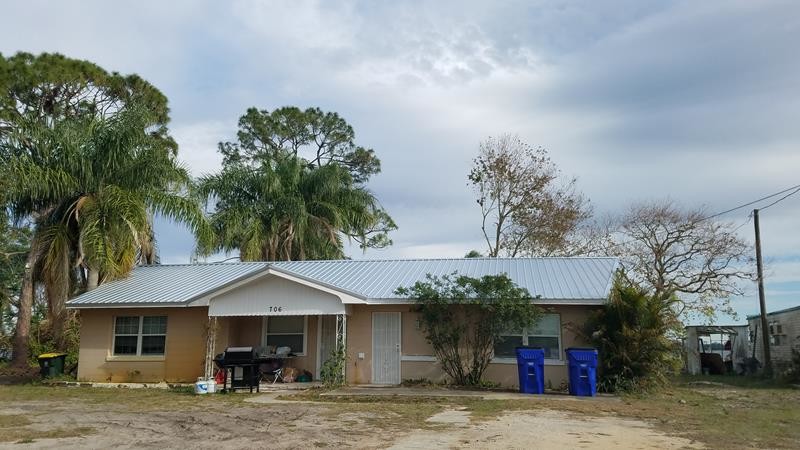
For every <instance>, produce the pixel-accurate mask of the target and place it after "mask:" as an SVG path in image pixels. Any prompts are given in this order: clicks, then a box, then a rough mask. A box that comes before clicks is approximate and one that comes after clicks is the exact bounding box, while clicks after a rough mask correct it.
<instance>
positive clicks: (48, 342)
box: [29, 311, 80, 375]
mask: <svg viewBox="0 0 800 450" xmlns="http://www.w3.org/2000/svg"><path fill="white" fill-rule="evenodd" d="M65 320H66V323H65V324H64V336H63V342H62V343H60V344H59V343H56V342H55V339H54V338H53V333H52V331H51V330H52V328H51V324H50V322H49V321H47V320H44V319H41V318H39V317H34V320H33V323H32V324H31V335H30V353H29V355H30V358H29V361H30V364H31V365H32V366H38V365H39V362H38V356H39V355H41V354H42V353H51V352H59V353H66V354H67V357H66V358H65V359H64V373H65V375H74V373H73V372H75V371H76V370H77V367H78V350H79V348H80V317H79V315H78V314H77V313H76V312H73V311H70V312H68V313H67V314H66V319H65Z"/></svg>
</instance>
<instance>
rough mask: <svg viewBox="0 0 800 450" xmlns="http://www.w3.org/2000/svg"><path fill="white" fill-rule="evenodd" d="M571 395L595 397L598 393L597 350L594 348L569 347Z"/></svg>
mask: <svg viewBox="0 0 800 450" xmlns="http://www.w3.org/2000/svg"><path fill="white" fill-rule="evenodd" d="M567 364H568V365H569V395H576V396H578V397H594V396H595V395H597V350H596V349H594V348H568V349H567Z"/></svg>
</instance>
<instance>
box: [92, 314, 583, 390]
mask: <svg viewBox="0 0 800 450" xmlns="http://www.w3.org/2000/svg"><path fill="white" fill-rule="evenodd" d="M591 309H592V308H590V307H585V306H559V307H554V308H549V311H548V312H554V313H558V314H560V315H561V325H562V330H561V336H562V340H561V342H562V348H563V349H566V348H569V347H572V346H581V345H585V343H583V342H580V341H579V340H578V339H577V337H576V336H575V334H574V333H573V332H572V331H570V327H571V326H574V325H579V324H582V323H583V322H584V321H585V320H586V317H587V316H588V314H589V312H590V311H591ZM373 312H400V313H401V319H400V320H401V353H402V355H403V356H404V357H406V358H408V357H411V358H413V357H430V356H432V355H433V351H432V350H431V348H430V345H429V344H428V343H427V342H426V340H425V336H424V334H423V332H422V330H421V329H420V328H419V326H418V324H417V319H418V313H416V312H414V307H413V306H412V305H386V306H367V305H354V307H353V310H352V314H351V315H350V316H348V318H347V325H348V326H347V353H348V359H347V380H348V382H349V383H351V384H367V383H371V381H372V366H371V361H372V355H371V353H372V313H373ZM207 314H208V310H207V308H205V307H195V308H140V309H97V310H94V309H85V310H82V311H81V320H82V326H81V348H80V356H79V363H78V378H79V379H81V380H91V381H112V382H126V381H130V382H137V381H139V382H156V381H162V380H164V381H168V382H178V381H183V382H189V381H194V380H195V379H196V378H197V377H198V376H201V375H202V372H203V363H204V358H205V344H206V326H207V323H208V316H207ZM117 315H166V316H167V317H168V319H167V339H166V354H165V355H164V357H147V358H141V357H139V358H137V357H112V356H111V349H112V342H113V322H114V317H115V316H117ZM261 320H262V319H261V317H224V318H219V319H218V325H217V339H216V353H220V352H222V351H223V350H224V349H225V347H228V346H250V345H252V346H259V345H260V344H261ZM317 331H318V318H317V316H309V317H308V335H307V340H306V345H307V350H306V354H305V356H301V357H297V358H295V359H293V360H292V361H291V363H290V364H291V366H292V367H296V368H298V369H301V370H308V371H309V372H311V373H312V374H313V375H314V378H318V377H319V373H318V371H317ZM359 353H363V354H364V358H363V359H359V358H358V355H359ZM563 358H564V355H562V359H563ZM400 366H401V379H403V380H406V379H420V378H426V379H429V380H433V381H441V380H443V379H444V374H443V372H442V370H441V369H440V367H439V366H438V364H437V363H436V362H435V361H408V360H405V361H404V360H401V363H400ZM485 378H486V379H487V380H488V381H492V382H495V383H500V384H502V385H504V386H509V387H514V386H516V385H517V375H516V365H515V363H514V362H513V361H504V362H495V363H492V364H491V365H490V366H489V368H488V369H487V371H486V373H485ZM545 379H546V380H545V382H546V384H548V385H550V386H552V387H558V386H559V385H561V384H563V383H565V382H566V379H567V371H566V365H565V364H564V363H563V362H560V361H555V362H548V363H547V366H546V367H545Z"/></svg>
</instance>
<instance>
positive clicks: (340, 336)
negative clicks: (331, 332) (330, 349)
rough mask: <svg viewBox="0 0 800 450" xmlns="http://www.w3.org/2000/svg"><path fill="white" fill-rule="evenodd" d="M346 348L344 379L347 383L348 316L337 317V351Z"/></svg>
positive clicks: (340, 315) (338, 315) (343, 367)
mask: <svg viewBox="0 0 800 450" xmlns="http://www.w3.org/2000/svg"><path fill="white" fill-rule="evenodd" d="M340 345H341V346H342V347H343V348H344V354H345V364H344V365H343V366H342V377H343V378H344V381H345V383H347V362H346V361H347V315H346V314H337V315H336V351H337V353H338V351H339V346H340Z"/></svg>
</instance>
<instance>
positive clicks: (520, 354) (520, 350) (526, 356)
mask: <svg viewBox="0 0 800 450" xmlns="http://www.w3.org/2000/svg"><path fill="white" fill-rule="evenodd" d="M514 351H515V352H516V353H517V360H518V361H534V362H541V361H544V349H543V348H542V347H516V348H515V349H514Z"/></svg>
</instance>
